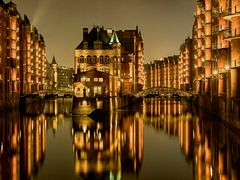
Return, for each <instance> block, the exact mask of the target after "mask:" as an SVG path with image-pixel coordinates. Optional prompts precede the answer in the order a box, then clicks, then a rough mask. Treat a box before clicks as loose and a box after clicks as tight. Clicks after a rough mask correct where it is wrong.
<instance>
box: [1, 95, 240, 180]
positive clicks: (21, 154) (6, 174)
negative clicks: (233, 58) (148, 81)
mask: <svg viewBox="0 0 240 180" xmlns="http://www.w3.org/2000/svg"><path fill="white" fill-rule="evenodd" d="M71 109H72V107H71V101H70V100H66V99H65V100H48V101H46V102H45V103H38V104H35V105H32V106H30V107H28V108H27V110H26V112H27V113H25V114H23V113H20V112H17V111H15V112H11V113H3V114H1V116H0V179H1V180H2V179H4V180H5V179H110V180H112V179H184V180H187V179H240V137H239V136H238V135H237V134H235V133H234V132H232V131H230V130H229V129H227V128H225V126H224V125H223V124H221V123H218V121H216V118H214V117H211V116H210V115H208V114H206V113H204V112H202V111H201V110H198V111H196V110H195V109H194V108H193V107H192V106H190V105H189V104H188V103H186V102H184V103H181V102H179V101H173V100H171V101H170V100H160V99H147V100H144V101H143V103H142V104H140V105H139V107H137V108H136V109H137V110H136V111H134V112H133V111H128V110H124V111H123V110H122V111H118V112H114V113H111V114H109V115H104V116H98V117H94V118H89V117H80V116H72V115H71Z"/></svg>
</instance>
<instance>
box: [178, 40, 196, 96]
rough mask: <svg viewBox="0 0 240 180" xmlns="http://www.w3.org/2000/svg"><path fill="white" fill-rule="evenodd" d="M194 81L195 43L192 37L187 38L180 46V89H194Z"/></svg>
mask: <svg viewBox="0 0 240 180" xmlns="http://www.w3.org/2000/svg"><path fill="white" fill-rule="evenodd" d="M192 82H193V43H192V39H190V38H187V39H186V40H185V42H184V43H183V44H182V45H181V46H180V55H179V83H180V89H181V90H185V91H190V90H192Z"/></svg>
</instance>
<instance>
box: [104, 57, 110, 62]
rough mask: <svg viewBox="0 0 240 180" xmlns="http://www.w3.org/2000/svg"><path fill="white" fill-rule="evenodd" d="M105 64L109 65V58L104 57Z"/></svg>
mask: <svg viewBox="0 0 240 180" xmlns="http://www.w3.org/2000/svg"><path fill="white" fill-rule="evenodd" d="M104 63H105V64H109V56H105V61H104Z"/></svg>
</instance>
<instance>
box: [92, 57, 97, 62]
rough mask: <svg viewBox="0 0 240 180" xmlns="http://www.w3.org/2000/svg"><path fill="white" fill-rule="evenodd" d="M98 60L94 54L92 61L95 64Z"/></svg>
mask: <svg viewBox="0 0 240 180" xmlns="http://www.w3.org/2000/svg"><path fill="white" fill-rule="evenodd" d="M96 62H97V56H93V59H92V63H93V64H95V63H96Z"/></svg>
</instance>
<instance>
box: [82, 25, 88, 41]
mask: <svg viewBox="0 0 240 180" xmlns="http://www.w3.org/2000/svg"><path fill="white" fill-rule="evenodd" d="M87 37H88V28H83V41H87Z"/></svg>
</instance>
